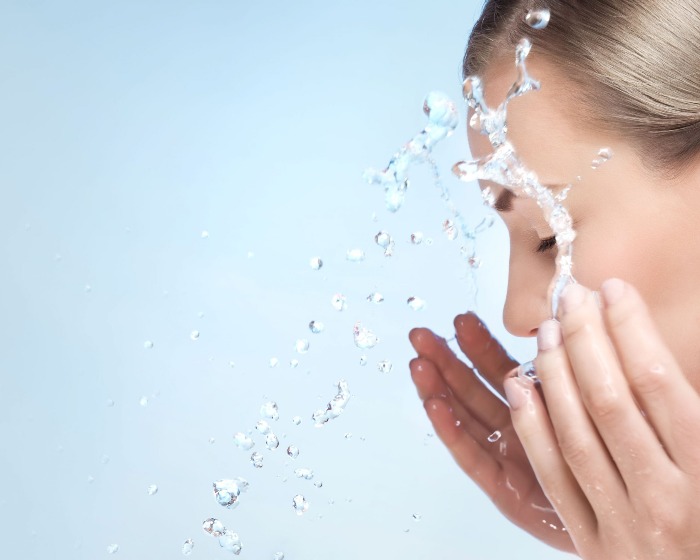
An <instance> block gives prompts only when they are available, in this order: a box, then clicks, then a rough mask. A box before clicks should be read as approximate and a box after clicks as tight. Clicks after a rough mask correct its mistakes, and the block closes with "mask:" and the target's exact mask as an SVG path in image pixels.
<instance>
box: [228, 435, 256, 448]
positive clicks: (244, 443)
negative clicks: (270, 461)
mask: <svg viewBox="0 0 700 560" xmlns="http://www.w3.org/2000/svg"><path fill="white" fill-rule="evenodd" d="M233 443H235V444H236V446H237V447H239V448H241V449H243V450H244V451H248V450H249V449H250V448H252V447H253V446H254V445H255V442H254V441H253V440H252V439H250V438H249V437H248V436H247V435H245V434H244V433H243V432H236V433H235V434H233Z"/></svg>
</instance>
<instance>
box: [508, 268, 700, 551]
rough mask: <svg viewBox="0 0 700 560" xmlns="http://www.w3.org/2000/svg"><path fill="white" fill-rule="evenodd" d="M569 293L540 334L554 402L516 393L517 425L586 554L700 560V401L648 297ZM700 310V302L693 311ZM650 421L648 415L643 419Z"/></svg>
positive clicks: (620, 290) (545, 382)
mask: <svg viewBox="0 0 700 560" xmlns="http://www.w3.org/2000/svg"><path fill="white" fill-rule="evenodd" d="M601 293H602V297H603V301H604V308H603V309H602V310H601V309H600V308H599V306H598V305H597V303H596V301H595V298H594V297H593V294H592V292H590V291H589V290H586V289H585V288H583V287H582V286H579V285H572V286H569V287H567V289H566V290H565V292H564V295H563V297H562V300H561V311H560V314H561V316H560V323H558V322H556V321H546V322H545V323H543V325H542V326H541V327H540V329H539V332H538V347H539V354H538V357H537V360H536V369H537V374H538V376H539V379H540V381H541V386H542V394H543V396H544V401H546V408H545V404H544V401H543V399H542V398H541V397H540V394H539V393H538V392H537V391H535V390H533V388H532V386H531V385H532V384H531V383H530V382H528V381H522V380H520V379H509V380H507V381H506V383H505V390H506V393H507V396H508V401H509V402H510V404H511V409H512V419H513V425H514V427H515V430H516V432H517V433H518V436H519V438H520V441H521V442H522V444H523V446H524V448H525V451H526V453H527V456H528V459H529V461H530V464H531V465H532V467H533V470H534V471H535V474H536V475H537V478H538V480H539V481H540V485H541V487H542V489H543V490H544V493H545V495H546V496H547V497H548V498H549V500H550V502H551V503H552V504H554V507H555V509H556V510H557V513H558V514H559V517H560V518H561V519H562V521H563V522H564V524H565V525H566V527H567V529H568V532H569V534H570V535H571V538H572V541H573V543H574V545H575V547H576V551H577V552H578V554H579V555H580V556H581V557H582V558H585V559H590V560H594V559H595V560H598V559H601V560H602V559H605V560H608V559H610V560H617V559H623V558H624V559H631V558H635V559H637V560H646V559H651V558H663V559H664V560H691V559H693V560H695V559H697V558H700V397H698V394H697V392H696V391H695V389H694V388H693V387H692V385H691V384H690V383H689V382H688V380H687V379H686V378H685V376H684V375H683V372H682V371H681V370H680V368H679V367H678V365H677V363H676V361H675V360H674V358H673V356H672V355H671V353H670V352H669V350H668V349H667V347H666V345H665V344H664V343H663V341H662V340H661V337H660V336H659V334H658V332H657V331H656V328H655V326H654V324H653V322H652V320H651V318H650V316H649V314H648V312H647V309H646V306H645V305H644V303H643V302H642V300H641V298H640V297H639V295H638V294H637V292H636V290H634V288H632V287H631V286H629V285H627V284H625V283H623V282H622V281H620V280H617V279H613V280H608V281H607V282H605V283H604V284H603V286H602V288H601ZM689 304H690V302H689ZM642 411H643V412H642Z"/></svg>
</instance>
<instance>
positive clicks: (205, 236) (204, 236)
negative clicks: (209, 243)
mask: <svg viewBox="0 0 700 560" xmlns="http://www.w3.org/2000/svg"><path fill="white" fill-rule="evenodd" d="M202 239H209V232H208V231H207V230H206V229H205V230H203V231H202Z"/></svg>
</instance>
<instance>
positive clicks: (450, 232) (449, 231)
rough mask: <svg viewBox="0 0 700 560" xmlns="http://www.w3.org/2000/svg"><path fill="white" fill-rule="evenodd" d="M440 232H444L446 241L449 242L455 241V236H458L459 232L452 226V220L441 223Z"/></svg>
mask: <svg viewBox="0 0 700 560" xmlns="http://www.w3.org/2000/svg"><path fill="white" fill-rule="evenodd" d="M442 231H444V232H445V235H446V236H447V239H449V240H450V241H454V240H455V239H457V235H458V234H459V230H458V229H457V226H455V225H454V223H453V222H452V220H445V221H444V222H443V223H442Z"/></svg>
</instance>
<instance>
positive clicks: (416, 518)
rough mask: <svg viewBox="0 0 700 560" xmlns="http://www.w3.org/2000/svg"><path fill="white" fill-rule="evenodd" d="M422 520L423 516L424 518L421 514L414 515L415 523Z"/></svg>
mask: <svg viewBox="0 0 700 560" xmlns="http://www.w3.org/2000/svg"><path fill="white" fill-rule="evenodd" d="M421 519H423V516H422V515H421V514H420V513H414V514H413V520H414V521H420V520H421Z"/></svg>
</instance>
